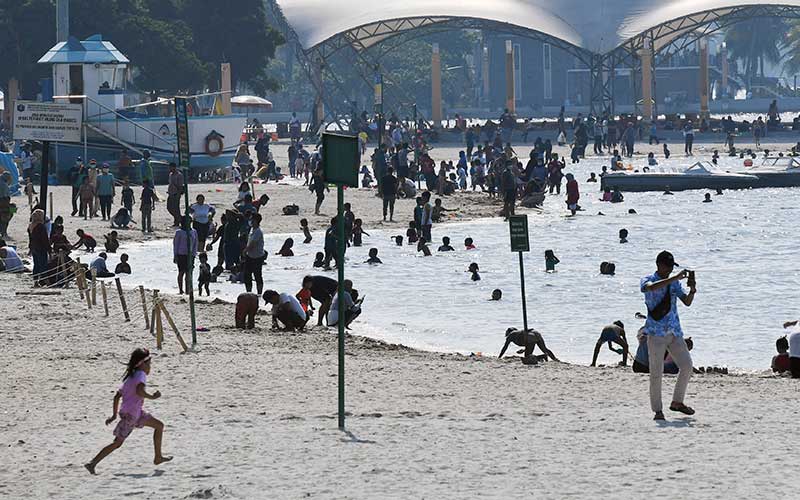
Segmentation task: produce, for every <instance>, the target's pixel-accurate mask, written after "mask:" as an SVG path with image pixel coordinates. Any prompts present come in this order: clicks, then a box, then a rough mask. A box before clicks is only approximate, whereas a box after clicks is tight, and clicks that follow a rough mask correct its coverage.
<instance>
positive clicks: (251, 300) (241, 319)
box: [234, 292, 258, 330]
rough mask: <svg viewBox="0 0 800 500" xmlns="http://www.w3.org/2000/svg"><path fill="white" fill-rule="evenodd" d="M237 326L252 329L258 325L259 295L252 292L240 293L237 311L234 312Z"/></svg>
mask: <svg viewBox="0 0 800 500" xmlns="http://www.w3.org/2000/svg"><path fill="white" fill-rule="evenodd" d="M234 314H235V316H234V319H235V321H236V328H239V329H245V328H246V329H248V330H252V329H253V328H255V327H256V314H258V295H256V294H254V293H251V292H244V293H240V294H239V296H238V297H237V298H236V312H235V313H234Z"/></svg>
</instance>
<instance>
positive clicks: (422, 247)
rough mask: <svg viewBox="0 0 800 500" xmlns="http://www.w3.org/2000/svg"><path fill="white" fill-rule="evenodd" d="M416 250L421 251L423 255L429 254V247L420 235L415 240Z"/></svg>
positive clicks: (428, 255) (427, 255)
mask: <svg viewBox="0 0 800 500" xmlns="http://www.w3.org/2000/svg"><path fill="white" fill-rule="evenodd" d="M417 252H422V255H424V256H425V257H430V256H431V249H430V248H428V245H427V242H426V241H425V238H423V237H422V236H420V237H419V240H417Z"/></svg>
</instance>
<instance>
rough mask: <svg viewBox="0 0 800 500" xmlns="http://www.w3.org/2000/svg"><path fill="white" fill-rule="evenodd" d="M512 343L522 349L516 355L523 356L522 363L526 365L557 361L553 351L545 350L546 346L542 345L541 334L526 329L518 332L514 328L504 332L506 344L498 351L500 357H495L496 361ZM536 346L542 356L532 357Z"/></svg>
mask: <svg viewBox="0 0 800 500" xmlns="http://www.w3.org/2000/svg"><path fill="white" fill-rule="evenodd" d="M511 343H514V344H515V345H518V346H520V347H523V349H520V350H518V351H517V354H523V358H522V362H523V363H526V364H535V363H536V362H538V361H546V360H547V358H550V359H552V360H553V361H558V358H556V356H555V354H553V351H551V350H550V349H548V348H547V345H545V343H544V338H542V334H541V333H539V332H537V331H536V330H534V329H532V328H528V330H527V331H526V332H523V331H522V330H518V329H516V328H509V329H507V330H506V343H505V344H504V345H503V348H502V349H501V350H500V355H499V356H497V358H498V359H500V358H502V357H503V354H505V353H506V349H508V346H509V345H510V344H511ZM535 346H538V347H539V349H540V350H541V351H542V352H543V353H544V355H539V356H532V354H533V348H534V347H535Z"/></svg>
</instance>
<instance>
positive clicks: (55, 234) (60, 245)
mask: <svg viewBox="0 0 800 500" xmlns="http://www.w3.org/2000/svg"><path fill="white" fill-rule="evenodd" d="M50 245H51V246H52V248H53V253H54V254H58V252H60V251H61V250H63V251H64V253H65V254H68V253H69V252H70V251H71V250H72V245H71V244H70V242H69V241H68V240H67V237H66V236H65V235H64V226H60V225H57V224H54V225H53V228H52V229H51V230H50Z"/></svg>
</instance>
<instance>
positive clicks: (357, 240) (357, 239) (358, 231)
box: [345, 219, 369, 247]
mask: <svg viewBox="0 0 800 500" xmlns="http://www.w3.org/2000/svg"><path fill="white" fill-rule="evenodd" d="M362 225H363V221H362V220H361V219H356V220H355V221H353V246H354V247H360V246H361V237H362V235H364V234H366V235H367V236H369V233H368V232H366V231H364V228H363V227H362ZM346 230H347V229H345V231H346Z"/></svg>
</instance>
